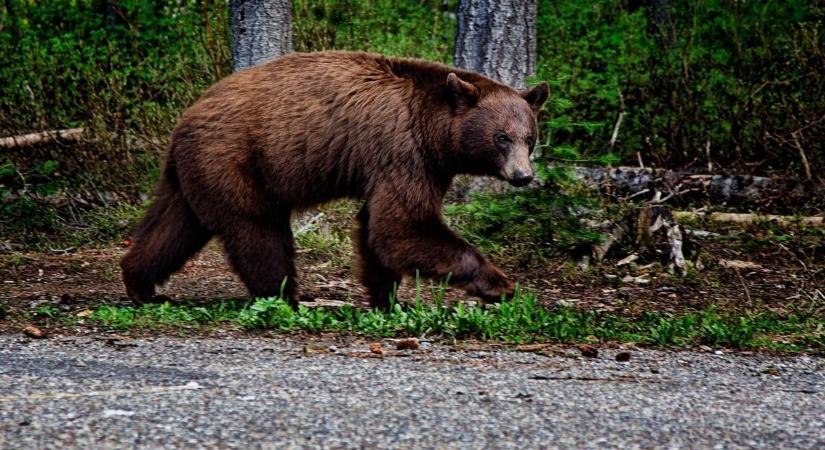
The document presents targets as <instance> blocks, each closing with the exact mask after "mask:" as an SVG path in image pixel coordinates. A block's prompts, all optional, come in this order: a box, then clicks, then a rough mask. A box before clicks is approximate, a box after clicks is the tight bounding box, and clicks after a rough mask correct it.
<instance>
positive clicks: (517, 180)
mask: <svg viewBox="0 0 825 450" xmlns="http://www.w3.org/2000/svg"><path fill="white" fill-rule="evenodd" d="M507 181H508V182H509V183H510V184H511V185H513V186H515V187H523V186H527V185H528V184H530V182H531V181H533V173H532V172H530V173H527V172H525V171H523V170H517V171H516V172H515V173H514V174H513V175H512V177H511V178H509V179H508V180H507Z"/></svg>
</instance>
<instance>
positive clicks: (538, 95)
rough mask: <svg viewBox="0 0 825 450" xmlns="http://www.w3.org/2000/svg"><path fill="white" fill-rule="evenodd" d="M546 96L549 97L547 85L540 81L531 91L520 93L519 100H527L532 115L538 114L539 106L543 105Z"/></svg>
mask: <svg viewBox="0 0 825 450" xmlns="http://www.w3.org/2000/svg"><path fill="white" fill-rule="evenodd" d="M548 95H550V86H548V85H547V82H546V81H542V82H541V83H540V84H539V85H538V86H536V87H534V88H533V89H527V90H525V91H521V98H523V99H525V100H527V103H529V104H530V108H532V109H533V114H536V113H538V112H539V110H540V109H541V105H543V104H544V102H545V101H546V100H547V96H548Z"/></svg>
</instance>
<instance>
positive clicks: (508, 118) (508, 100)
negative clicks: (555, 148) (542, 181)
mask: <svg viewBox="0 0 825 450" xmlns="http://www.w3.org/2000/svg"><path fill="white" fill-rule="evenodd" d="M488 83H489V82H488ZM447 90H448V92H449V93H450V97H451V101H452V102H453V106H454V111H455V114H454V116H453V123H452V126H451V128H452V135H453V152H454V154H456V155H457V156H458V158H457V159H458V161H459V164H460V165H461V172H463V173H468V174H471V175H490V176H494V177H497V178H499V179H502V180H505V181H507V182H509V183H510V184H512V185H513V186H526V185H527V184H528V183H530V181H532V180H533V174H534V171H533V166H532V164H531V163H530V154H531V153H532V152H533V147H534V146H535V144H536V140H537V139H538V135H537V134H538V130H537V127H536V114H537V113H538V111H539V109H540V108H541V105H542V104H544V102H545V100H547V96H548V93H549V88H548V86H547V83H541V84H539V85H538V86H536V87H534V88H533V89H529V90H526V91H522V92H518V91H516V90H514V89H511V88H508V87H506V86H502V85H499V84H488V85H487V86H482V88H481V89H479V86H476V85H475V84H473V83H471V82H468V81H465V80H462V79H461V78H459V77H458V76H457V75H456V74H455V73H450V74H449V75H448V76H447Z"/></svg>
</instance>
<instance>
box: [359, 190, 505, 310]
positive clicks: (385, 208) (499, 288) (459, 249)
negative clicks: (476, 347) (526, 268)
mask: <svg viewBox="0 0 825 450" xmlns="http://www.w3.org/2000/svg"><path fill="white" fill-rule="evenodd" d="M409 191H414V190H413V189H409V188H408V189H407V190H406V191H402V190H398V189H390V190H389V192H382V191H378V192H377V193H376V194H375V195H374V197H373V199H371V201H370V203H369V205H370V216H369V239H368V245H369V248H370V249H372V251H373V253H374V254H375V255H378V258H379V259H380V261H381V263H382V264H383V265H384V266H386V267H390V268H392V269H393V270H395V271H397V272H399V273H402V274H415V273H419V274H420V275H421V276H423V277H427V278H435V279H445V278H449V282H450V284H451V285H453V286H455V287H458V288H460V289H463V290H465V291H467V292H468V293H469V294H471V295H475V296H477V297H480V298H481V299H482V300H484V301H485V302H495V301H498V300H500V299H501V297H502V296H504V297H510V296H512V295H513V293H514V288H515V286H514V283H513V282H512V281H511V280H510V279H509V278H508V277H507V276H506V275H504V273H503V272H502V271H501V270H500V269H499V268H498V267H496V266H495V265H493V263H491V262H490V261H489V260H487V258H485V257H484V256H483V255H482V254H481V253H480V252H479V251H478V250H476V249H475V248H474V247H473V246H471V245H470V244H468V243H467V242H466V241H464V240H463V239H461V238H460V237H458V236H456V234H455V233H453V232H452V230H450V229H449V227H447V225H446V224H445V223H444V222H443V221H442V219H441V216H440V214H439V213H438V211H437V210H435V208H433V210H432V211H427V210H423V211H421V210H420V207H419V204H420V203H421V202H420V200H419V203H414V202H413V201H412V200H411V201H409V203H404V202H399V201H398V194H397V193H398V192H409Z"/></svg>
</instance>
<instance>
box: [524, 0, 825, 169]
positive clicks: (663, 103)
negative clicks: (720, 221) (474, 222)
mask: <svg viewBox="0 0 825 450" xmlns="http://www.w3.org/2000/svg"><path fill="white" fill-rule="evenodd" d="M653 3H671V5H672V7H671V8H670V9H669V10H668V11H666V12H665V14H664V18H663V19H660V22H662V23H657V22H656V21H655V20H653V17H655V16H656V11H653V10H651V8H650V7H648V5H651V4H653ZM538 30H539V42H538V52H539V55H538V77H539V78H546V79H549V80H551V86H552V88H553V90H554V91H555V92H556V93H557V94H558V95H560V96H561V97H562V98H563V99H565V100H564V103H563V104H558V103H557V104H556V105H555V108H554V109H553V110H552V111H550V112H549V114H548V116H547V120H545V121H544V125H545V129H546V130H547V131H548V134H549V135H550V136H551V137H550V142H551V143H552V144H553V145H556V146H559V145H569V146H571V147H572V148H574V149H576V150H578V151H579V152H580V153H581V154H582V155H585V157H587V158H597V157H599V156H600V155H602V154H604V153H605V151H606V149H607V147H608V145H607V143H608V142H609V140H610V137H611V135H612V132H613V129H614V125H615V123H616V121H617V118H618V115H619V113H620V112H624V113H625V116H624V120H623V122H622V125H621V128H620V132H619V138H620V139H619V143H620V144H619V146H618V149H617V150H618V151H619V152H620V153H621V156H622V157H623V159H625V160H626V161H629V162H630V161H635V158H636V152H640V153H641V155H642V156H643V158H644V159H645V161H647V163H648V164H656V165H659V166H669V167H679V166H684V165H695V164H699V163H701V166H700V167H705V166H706V163H707V156H706V150H705V149H706V146H707V145H709V146H710V147H709V148H710V155H711V160H712V161H713V163H714V164H716V166H717V167H718V166H720V165H721V166H722V167H723V168H728V169H731V170H737V171H743V172H746V173H754V172H756V173H767V172H780V173H784V174H787V175H798V174H799V173H801V172H800V170H801V168H802V164H801V158H800V157H799V147H800V146H801V147H802V148H803V149H805V152H806V153H807V158H808V159H809V160H810V163H811V165H812V167H813V172H814V174H816V173H821V172H822V169H823V168H825V121H823V120H822V119H823V117H825V69H823V67H825V3H823V2H821V1H813V2H811V1H805V0H792V1H786V2H742V1H729V0H707V1H701V2H693V1H679V0H673V1H671V2H647V1H630V2H627V1H619V0H597V1H587V2H585V1H580V0H562V1H555V0H554V1H549V0H544V1H541V2H540V4H539V19H538ZM817 168H818V171H817ZM820 181H821V182H823V181H825V180H822V179H820Z"/></svg>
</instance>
